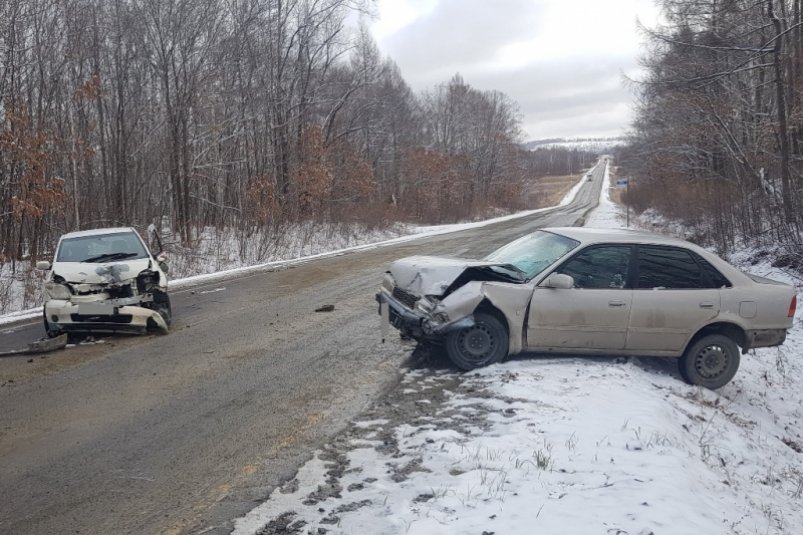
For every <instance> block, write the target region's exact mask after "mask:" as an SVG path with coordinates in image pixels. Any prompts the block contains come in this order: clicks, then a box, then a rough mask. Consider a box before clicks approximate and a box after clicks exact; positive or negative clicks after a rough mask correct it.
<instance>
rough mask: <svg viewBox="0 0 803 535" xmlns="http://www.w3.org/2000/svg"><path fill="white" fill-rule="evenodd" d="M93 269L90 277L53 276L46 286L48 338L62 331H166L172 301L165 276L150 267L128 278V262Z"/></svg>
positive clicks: (81, 275) (80, 274)
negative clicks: (168, 293)
mask: <svg viewBox="0 0 803 535" xmlns="http://www.w3.org/2000/svg"><path fill="white" fill-rule="evenodd" d="M95 268H96V269H95V270H94V273H92V276H87V274H86V273H83V272H82V273H78V274H77V275H78V276H69V275H65V276H62V275H60V274H58V273H55V272H54V274H53V277H52V279H51V280H50V281H48V282H47V283H46V284H45V293H46V297H47V300H46V302H45V307H44V315H45V327H46V329H47V331H48V334H49V335H51V336H54V335H57V334H58V333H60V332H64V331H95V332H117V331H123V332H145V331H146V330H148V329H155V330H159V331H161V332H167V331H168V328H169V324H170V319H171V318H170V299H169V297H168V295H167V287H166V281H164V280H162V279H163V278H164V275H163V274H162V273H160V272H159V271H157V270H153V269H150V267H149V266H148V267H145V269H143V270H142V271H140V272H139V273H138V274H137V275H136V276H134V277H127V275H128V273H130V271H131V269H130V268H131V266H129V265H127V264H123V265H119V264H115V265H111V266H100V267H98V266H95ZM79 281H80V282H79Z"/></svg>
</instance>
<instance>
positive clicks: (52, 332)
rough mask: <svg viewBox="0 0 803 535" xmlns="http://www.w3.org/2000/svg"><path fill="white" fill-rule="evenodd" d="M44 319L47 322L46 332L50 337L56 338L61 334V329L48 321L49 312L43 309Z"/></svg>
mask: <svg viewBox="0 0 803 535" xmlns="http://www.w3.org/2000/svg"><path fill="white" fill-rule="evenodd" d="M42 319H43V320H44V322H45V333H46V334H47V337H48V338H55V337H57V336H59V335H60V334H61V329H59V328H58V327H54V326H53V325H50V322H49V321H47V312H45V311H42Z"/></svg>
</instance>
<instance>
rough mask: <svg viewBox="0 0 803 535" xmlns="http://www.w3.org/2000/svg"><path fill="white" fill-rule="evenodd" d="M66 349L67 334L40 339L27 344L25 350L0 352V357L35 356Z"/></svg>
mask: <svg viewBox="0 0 803 535" xmlns="http://www.w3.org/2000/svg"><path fill="white" fill-rule="evenodd" d="M65 347H67V334H62V335H59V336H56V337H55V338H40V339H39V340H36V341H34V342H31V343H30V344H28V347H26V348H25V349H12V350H10V351H2V352H0V357H10V356H13V355H35V354H37V353H49V352H51V351H57V350H59V349H64V348H65Z"/></svg>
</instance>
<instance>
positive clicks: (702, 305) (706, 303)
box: [700, 301, 714, 308]
mask: <svg viewBox="0 0 803 535" xmlns="http://www.w3.org/2000/svg"><path fill="white" fill-rule="evenodd" d="M700 308H714V303H712V302H710V301H703V302H702V303H700Z"/></svg>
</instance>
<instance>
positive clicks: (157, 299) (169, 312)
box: [148, 291, 173, 334]
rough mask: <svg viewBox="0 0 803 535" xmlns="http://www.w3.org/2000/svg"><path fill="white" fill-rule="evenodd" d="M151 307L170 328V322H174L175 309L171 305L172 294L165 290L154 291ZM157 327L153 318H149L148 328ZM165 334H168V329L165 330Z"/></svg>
mask: <svg viewBox="0 0 803 535" xmlns="http://www.w3.org/2000/svg"><path fill="white" fill-rule="evenodd" d="M149 308H150V309H151V310H153V311H155V312H158V313H159V315H160V316H162V319H163V320H164V322H165V325H167V327H168V330H169V329H170V324H171V323H173V309H172V307H171V306H170V296H169V295H167V294H166V293H164V292H161V291H160V292H154V293H153V302H152V303H151V305H150V306H149ZM155 327H156V324H155V322H154V321H153V320H148V328H149V329H153V328H155ZM163 333H164V334H167V331H163Z"/></svg>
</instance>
